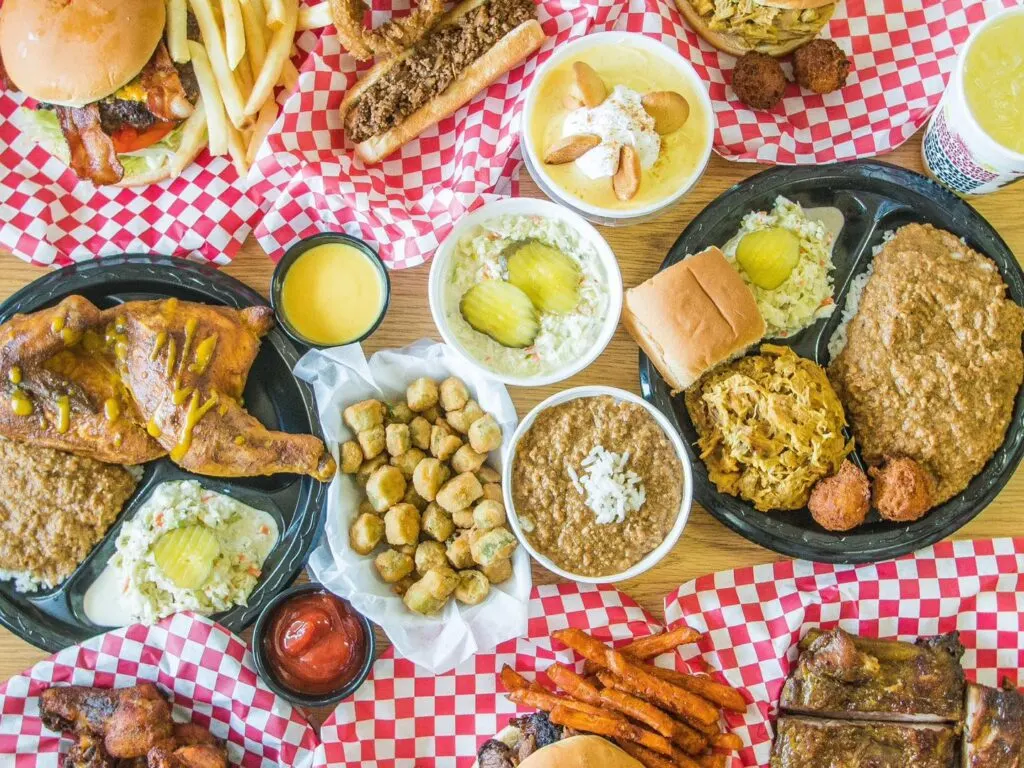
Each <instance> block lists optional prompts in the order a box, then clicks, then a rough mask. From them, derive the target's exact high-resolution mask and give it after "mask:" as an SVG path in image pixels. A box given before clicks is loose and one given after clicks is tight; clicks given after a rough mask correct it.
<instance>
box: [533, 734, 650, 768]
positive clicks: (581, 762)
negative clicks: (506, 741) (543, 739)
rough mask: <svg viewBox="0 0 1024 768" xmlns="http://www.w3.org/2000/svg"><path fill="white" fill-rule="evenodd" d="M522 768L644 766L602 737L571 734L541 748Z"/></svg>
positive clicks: (622, 767)
mask: <svg viewBox="0 0 1024 768" xmlns="http://www.w3.org/2000/svg"><path fill="white" fill-rule="evenodd" d="M519 768H644V766H643V764H642V763H640V762H639V761H637V760H635V759H633V758H632V757H630V756H629V755H627V754H626V753H625V752H623V751H622V750H621V749H619V748H618V747H617V746H615V745H614V744H612V743H611V742H610V741H608V740H607V739H605V738H602V737H601V736H570V737H569V738H568V739H562V740H561V741H556V742H555V743H554V744H549V745H548V746H546V747H543V748H541V749H538V750H537V751H536V752H534V753H533V754H532V755H530V756H529V757H528V758H526V759H525V760H523V762H521V763H520V764H519Z"/></svg>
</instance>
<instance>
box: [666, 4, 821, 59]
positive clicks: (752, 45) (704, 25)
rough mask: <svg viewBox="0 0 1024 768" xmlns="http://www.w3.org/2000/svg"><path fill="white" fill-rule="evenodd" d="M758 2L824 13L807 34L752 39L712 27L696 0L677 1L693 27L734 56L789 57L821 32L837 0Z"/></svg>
mask: <svg viewBox="0 0 1024 768" xmlns="http://www.w3.org/2000/svg"><path fill="white" fill-rule="evenodd" d="M753 3H754V5H763V6H766V7H768V8H782V9H784V10H796V11H802V10H806V9H808V8H817V9H820V16H819V18H818V19H817V20H816V21H815V22H814V25H813V26H812V28H811V29H809V30H808V31H807V32H806V33H805V34H803V35H800V36H799V37H796V38H794V39H792V40H786V41H784V42H781V43H766V42H764V41H761V40H750V39H747V38H746V37H744V36H743V35H740V34H737V33H735V32H728V31H720V30H715V29H711V28H710V27H709V26H708V22H707V20H706V19H704V18H703V17H702V16H701V15H700V14H699V13H697V9H696V8H694V7H693V2H692V0H676V7H677V8H679V12H680V13H681V14H683V16H684V17H685V18H686V20H687V21H688V22H689V23H690V26H691V27H693V29H694V30H695V31H696V32H697V34H698V35H700V36H701V37H703V38H704V39H705V40H707V41H708V42H709V43H711V44H712V45H713V46H715V48H717V49H718V50H720V51H725V52H726V53H731V54H732V55H733V56H742V55H743V54H744V53H748V52H750V51H758V52H759V53H767V54H768V55H769V56H785V55H786V54H788V53H792V52H793V51H795V50H796V49H797V48H799V47H800V46H801V45H804V44H805V43H809V42H810V41H811V40H813V39H814V38H815V37H817V36H818V33H819V32H820V31H821V29H822V27H824V26H825V25H826V24H827V23H828V20H829V19H831V18H832V14H833V13H834V12H835V9H836V0H753Z"/></svg>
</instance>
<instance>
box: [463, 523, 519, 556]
mask: <svg viewBox="0 0 1024 768" xmlns="http://www.w3.org/2000/svg"><path fill="white" fill-rule="evenodd" d="M475 533H476V534H477V535H475V536H471V537H470V540H469V545H470V549H471V551H472V553H473V562H475V563H479V564H480V565H491V564H492V563H494V562H495V561H496V560H502V559H505V558H508V557H511V556H512V553H513V552H514V551H515V549H516V546H517V544H518V542H517V541H516V537H515V536H513V535H512V532H511V531H510V530H508V528H492V529H491V530H489V531H476V532H475Z"/></svg>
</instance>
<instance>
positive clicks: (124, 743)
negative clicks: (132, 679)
mask: <svg viewBox="0 0 1024 768" xmlns="http://www.w3.org/2000/svg"><path fill="white" fill-rule="evenodd" d="M174 744H175V740H174V721H173V720H171V707H170V705H169V704H168V703H167V699H165V698H164V697H163V695H161V693H160V691H159V690H158V689H157V687H156V686H155V685H153V684H151V683H146V684H143V685H140V686H136V687H135V688H126V689H124V693H123V694H122V695H121V701H120V703H119V704H118V706H117V709H116V710H114V714H112V715H111V716H110V719H109V720H107V723H106V728H105V732H104V735H103V746H104V747H105V748H106V750H107V753H108V754H110V755H111V756H113V757H119V758H133V757H145V756H146V755H148V754H149V751H150V750H151V749H153V748H154V747H166V748H172V747H173V745H174Z"/></svg>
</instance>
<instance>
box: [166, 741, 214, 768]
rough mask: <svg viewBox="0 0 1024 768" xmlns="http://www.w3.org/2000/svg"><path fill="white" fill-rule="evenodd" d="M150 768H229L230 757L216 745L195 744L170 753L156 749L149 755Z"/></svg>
mask: <svg viewBox="0 0 1024 768" xmlns="http://www.w3.org/2000/svg"><path fill="white" fill-rule="evenodd" d="M149 768H228V755H227V752H226V751H225V750H224V748H223V747H219V746H216V745H214V744H195V745H191V746H187V747H179V748H178V749H176V750H174V751H173V752H170V751H168V750H166V749H154V750H152V751H150V753H149Z"/></svg>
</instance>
